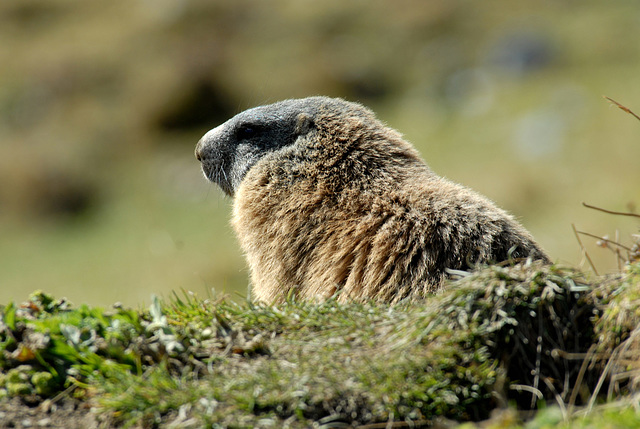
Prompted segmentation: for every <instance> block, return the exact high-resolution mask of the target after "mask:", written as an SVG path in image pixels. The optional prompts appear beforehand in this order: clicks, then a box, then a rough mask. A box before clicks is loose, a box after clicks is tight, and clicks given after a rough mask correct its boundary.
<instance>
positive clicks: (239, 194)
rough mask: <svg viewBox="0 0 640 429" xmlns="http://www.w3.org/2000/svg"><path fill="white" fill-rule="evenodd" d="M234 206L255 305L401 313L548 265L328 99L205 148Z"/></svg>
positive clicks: (383, 131)
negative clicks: (529, 263)
mask: <svg viewBox="0 0 640 429" xmlns="http://www.w3.org/2000/svg"><path fill="white" fill-rule="evenodd" d="M196 157H197V158H198V160H199V161H201V163H202V168H203V171H204V174H205V176H206V177H207V178H208V179H209V180H211V181H213V182H216V183H218V185H220V187H221V188H222V189H223V191H224V192H225V193H227V194H228V195H230V196H232V197H233V198H234V202H233V217H232V225H233V227H234V229H235V231H236V233H237V235H238V239H239V241H240V245H241V247H242V249H243V251H244V253H245V255H246V258H247V260H248V263H249V267H250V270H251V277H252V287H253V291H252V293H253V295H254V297H255V298H256V299H258V300H260V301H264V302H267V303H276V302H281V301H283V300H285V299H286V298H287V297H289V296H293V297H297V298H299V299H306V300H324V299H327V298H329V297H331V296H334V295H335V294H338V299H339V300H340V301H347V300H369V299H374V300H380V301H388V302H396V301H399V300H401V299H404V298H407V297H422V296H425V295H426V294H429V293H432V292H434V291H436V290H437V289H438V288H439V287H440V286H441V284H442V281H443V279H444V278H445V276H446V275H447V274H446V273H447V271H446V270H447V269H455V270H467V269H470V268H472V267H473V266H474V265H475V264H477V263H482V262H500V261H504V260H507V259H510V258H527V257H531V258H534V259H541V260H544V261H547V262H548V261H549V259H548V257H547V256H546V254H545V252H544V251H543V250H542V249H541V248H540V247H539V246H538V244H536V242H535V241H534V239H533V238H532V237H531V235H530V234H529V233H528V232H527V231H526V230H525V229H524V228H523V227H522V226H520V225H519V224H518V223H517V222H516V221H515V220H514V219H513V217H512V216H510V215H509V214H507V213H506V212H505V211H503V210H501V209H499V208H498V207H496V206H495V205H494V204H493V203H492V202H491V201H489V200H488V199H486V198H485V197H483V196H481V195H479V194H477V193H475V192H473V191H471V190H470V189H468V188H465V187H463V186H460V185H457V184H455V183H452V182H450V181H448V180H446V179H443V178H441V177H439V176H437V175H436V174H434V173H433V172H432V171H431V170H430V169H429V167H428V166H427V165H426V163H425V162H424V161H423V160H422V159H421V158H420V156H419V154H418V153H417V151H416V150H415V149H414V148H413V146H411V144H409V143H408V142H406V141H405V140H403V139H402V137H401V135H400V134H399V133H397V132H396V131H394V130H392V129H390V128H388V127H387V126H385V125H384V124H383V123H382V122H380V121H379V120H377V119H376V118H375V116H374V114H373V112H371V111H370V110H368V109H366V108H365V107H363V106H361V105H359V104H355V103H350V102H347V101H344V100H342V99H331V98H326V97H310V98H304V99H296V100H285V101H282V102H279V103H275V104H271V105H267V106H261V107H256V108H253V109H250V110H247V111H245V112H242V113H240V114H238V115H236V116H235V117H233V118H232V119H230V120H229V121H227V122H225V123H224V124H222V125H220V126H219V127H217V128H214V129H213V130H211V131H209V132H208V133H207V134H205V136H204V137H203V138H202V139H201V140H200V141H199V142H198V145H197V146H196Z"/></svg>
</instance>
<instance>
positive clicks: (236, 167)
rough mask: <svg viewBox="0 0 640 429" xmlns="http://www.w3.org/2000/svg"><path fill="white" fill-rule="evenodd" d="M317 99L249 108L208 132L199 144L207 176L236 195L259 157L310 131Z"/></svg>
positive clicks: (200, 157)
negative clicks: (236, 191)
mask: <svg viewBox="0 0 640 429" xmlns="http://www.w3.org/2000/svg"><path fill="white" fill-rule="evenodd" d="M314 100H315V99H314V98H309V99H303V100H286V101H282V102H279V103H275V104H271V105H268V106H261V107H256V108H253V109H249V110H246V111H244V112H242V113H240V114H238V115H236V116H234V117H233V118H231V119H229V120H228V121H227V122H225V123H224V124H222V125H220V126H219V127H217V128H214V129H212V130H211V131H209V132H208V133H207V134H205V135H204V136H203V137H202V139H200V141H199V142H198V144H197V146H196V158H197V159H198V161H200V162H201V163H202V171H203V172H204V175H205V176H206V177H207V179H209V180H211V181H212V182H215V183H217V184H218V185H219V186H220V187H221V188H222V190H223V191H224V192H225V193H226V194H227V195H229V196H233V195H234V193H235V190H236V189H237V188H238V186H239V185H240V182H242V179H243V178H244V176H245V175H246V174H247V171H249V169H250V168H251V167H253V165H254V164H255V163H256V162H258V160H260V159H261V158H262V157H264V156H265V155H267V154H269V153H271V152H274V151H278V150H279V149H282V148H284V147H287V146H291V145H293V144H294V143H295V142H296V140H297V139H298V137H299V136H301V135H303V134H305V133H307V132H308V131H309V130H310V128H311V126H312V125H313V124H312V119H311V118H312V117H313V116H314V114H315V113H316V111H317V107H318V104H317V102H314Z"/></svg>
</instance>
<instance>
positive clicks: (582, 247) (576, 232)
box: [571, 224, 599, 276]
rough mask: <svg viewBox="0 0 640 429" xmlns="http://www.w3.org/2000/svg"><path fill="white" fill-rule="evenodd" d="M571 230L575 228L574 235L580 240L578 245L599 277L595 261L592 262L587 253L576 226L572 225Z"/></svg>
mask: <svg viewBox="0 0 640 429" xmlns="http://www.w3.org/2000/svg"><path fill="white" fill-rule="evenodd" d="M571 228H573V233H574V234H575V235H576V240H578V244H579V245H580V249H582V254H583V255H584V256H585V258H587V261H589V265H591V269H592V270H593V272H594V273H595V275H596V276H597V275H599V274H598V270H596V266H595V265H593V261H592V260H591V257H590V256H589V253H588V252H587V249H585V248H584V245H583V244H582V240H580V235H578V230H577V229H576V226H575V225H574V224H571Z"/></svg>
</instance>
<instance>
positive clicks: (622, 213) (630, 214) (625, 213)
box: [582, 201, 640, 218]
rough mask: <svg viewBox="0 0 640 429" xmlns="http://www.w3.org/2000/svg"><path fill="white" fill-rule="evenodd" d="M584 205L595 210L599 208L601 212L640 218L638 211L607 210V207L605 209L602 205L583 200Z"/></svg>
mask: <svg viewBox="0 0 640 429" xmlns="http://www.w3.org/2000/svg"><path fill="white" fill-rule="evenodd" d="M582 205H583V206H585V207H586V208H589V209H594V210H598V211H600V212H604V213H609V214H613V215H617V216H631V217H637V218H640V214H637V213H628V212H616V211H613V210H607V209H603V208H601V207H596V206H592V205H590V204H587V203H585V202H584V201H583V202H582Z"/></svg>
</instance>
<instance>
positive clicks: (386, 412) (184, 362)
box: [0, 265, 640, 427]
mask: <svg viewBox="0 0 640 429" xmlns="http://www.w3.org/2000/svg"><path fill="white" fill-rule="evenodd" d="M639 285H640V267H638V266H637V265H635V266H632V268H630V269H629V270H628V272H627V274H625V275H624V276H617V277H615V278H587V277H585V275H583V274H582V273H580V272H577V271H574V270H570V269H566V268H561V267H541V266H537V265H532V266H527V265H525V266H522V265H517V266H514V267H497V266H495V267H487V268H484V269H482V270H480V271H479V272H477V273H475V274H473V275H470V276H466V277H465V278H462V279H460V280H458V281H456V282H453V283H451V284H449V285H448V287H447V290H446V291H445V292H444V293H442V294H440V295H436V296H432V297H429V298H427V299H425V300H424V301H420V302H406V303H402V304H398V305H394V306H389V305H385V304H376V303H367V304H339V303H337V302H335V301H334V300H330V301H328V302H326V303H322V304H308V303H297V302H289V303H286V304H284V305H281V306H276V307H271V306H263V305H256V304H249V303H235V302H232V301H228V300H226V299H224V298H222V297H218V298H216V297H212V298H209V299H201V298H198V297H196V296H195V295H193V294H190V293H185V294H184V295H183V296H174V297H173V298H171V299H168V300H164V301H163V300H160V299H158V298H154V299H153V300H152V304H151V306H150V308H149V309H148V310H145V311H133V310H127V309H124V308H114V309H113V310H109V311H105V310H102V309H100V308H97V307H89V306H86V305H83V306H80V307H78V308H74V307H72V306H70V305H69V304H68V303H66V302H64V301H57V300H55V299H53V298H52V297H50V296H49V295H46V294H43V293H36V294H34V295H33V296H32V297H31V299H30V301H29V304H28V305H26V306H22V307H16V306H15V305H13V304H9V305H7V306H5V307H4V309H3V310H2V322H1V324H0V327H1V328H2V329H1V330H0V351H2V355H1V356H2V358H0V371H1V372H0V373H1V374H4V375H3V376H2V378H1V379H0V380H1V381H0V386H2V387H1V388H0V392H2V395H4V396H16V395H18V396H20V395H23V396H31V397H35V398H47V397H52V396H55V395H58V394H59V393H60V392H62V391H65V389H67V390H66V391H67V392H70V390H68V389H70V386H71V387H72V389H73V391H72V392H71V393H66V394H71V395H73V396H75V397H77V398H80V399H83V400H85V401H88V402H89V403H90V404H92V405H93V406H95V407H97V409H98V410H99V414H100V415H101V416H102V419H104V420H105V421H109V422H110V423H111V424H124V425H125V426H144V427H154V426H156V425H158V424H160V423H163V424H164V423H169V422H179V421H186V420H189V421H190V422H191V423H193V422H197V425H202V426H205V427H228V426H236V427H266V426H269V425H275V426H276V427H278V426H282V425H286V426H289V427H308V426H309V425H311V424H312V423H313V422H315V423H316V424H320V425H321V424H332V425H339V424H365V425H366V424H374V423H383V422H389V421H396V422H407V423H408V422H412V423H411V424H415V425H417V426H421V425H428V424H431V423H433V422H434V421H436V420H437V419H442V418H446V419H451V420H454V421H459V422H464V421H477V420H483V419H487V418H489V417H490V412H491V410H493V409H503V410H504V407H506V406H508V405H510V406H511V407H517V408H519V409H527V408H530V407H532V406H533V408H534V409H535V408H537V407H540V406H543V405H544V404H545V403H546V404H547V406H548V407H552V408H553V407H554V406H557V405H560V407H561V408H560V409H559V410H560V411H559V413H560V417H559V418H558V416H557V414H553V413H554V412H551V411H548V412H544V413H541V414H539V415H538V416H536V418H535V419H533V420H531V421H525V420H523V418H524V417H525V415H520V414H519V413H518V412H515V411H513V410H514V408H512V412H513V413H515V414H514V416H515V417H513V419H514V420H513V423H514V424H521V425H522V426H523V427H546V426H545V425H547V424H550V423H548V421H549V419H551V420H553V419H556V420H554V421H556V423H557V422H566V421H571V422H573V423H576V424H584V425H585V426H584V427H590V426H589V425H590V424H594V425H595V424H597V422H598V421H601V420H603V419H605V418H606V416H608V415H609V414H608V413H611V411H610V410H609V409H608V408H606V407H603V406H602V405H600V404H603V403H604V402H605V401H606V402H607V403H608V404H610V405H609V407H615V406H616V404H617V403H620V402H616V401H633V400H634V399H633V398H634V396H632V393H633V392H634V390H633V382H632V381H633V377H634V376H633V372H627V371H631V370H632V369H633V368H635V366H636V365H637V363H636V362H637V359H638V356H637V352H636V350H637V349H636V348H634V347H633V345H630V344H631V343H629V338H633V336H631V337H630V335H631V334H632V332H634V329H635V328H636V327H637V326H638V324H639V322H640V310H639V308H640V297H639V296H638V293H637V288H638V286H639ZM592 347H593V348H592ZM622 347H626V348H625V349H624V350H623V349H622ZM613 350H618V351H617V352H615V353H617V354H615V353H614V354H613V355H612V353H611V352H612V351H613ZM625 350H626V351H625ZM629 351H631V352H632V354H629V353H630V352H629ZM623 352H624V353H623ZM564 353H569V354H573V355H577V356H582V357H583V358H584V357H585V356H587V357H588V358H589V359H590V362H591V364H590V365H589V366H588V367H586V366H585V367H584V368H582V359H577V360H576V358H571V357H569V355H565V354H564ZM633 353H636V354H633ZM611 356H614V357H615V356H617V358H616V359H620V360H619V362H620V363H618V361H615V359H614V361H612V362H613V364H610V365H609V366H608V369H607V372H606V373H605V375H604V376H603V377H604V380H605V381H606V382H607V383H606V384H605V388H602V387H599V384H598V382H599V380H600V378H601V377H602V374H603V371H604V368H605V365H606V364H607V362H608V360H609V358H610V357H611ZM623 362H633V363H632V364H631V366H629V365H630V364H629V363H623ZM625 374H628V375H627V376H625ZM614 379H615V380H617V381H611V380H614ZM609 382H613V383H617V384H616V387H615V389H613V392H616V393H615V394H614V395H613V396H610V397H607V388H606V386H607V385H608V384H609ZM629 382H631V383H629ZM522 386H525V388H523V387H522ZM532 392H533V393H532ZM574 392H576V394H574ZM536 395H540V397H537V396H536ZM591 398H593V399H594V400H595V402H593V403H591V402H590V401H591V400H592V399H591ZM594 406H595V407H594ZM589 408H593V410H595V411H592V412H590V413H587V417H586V418H585V417H582V414H584V412H585V410H586V409H589ZM554 409H555V408H554ZM504 413H507V411H503V412H502V413H501V414H499V416H502V417H501V418H502V420H500V418H496V417H495V416H494V417H493V418H492V420H490V422H493V423H495V424H496V425H498V424H503V423H504V421H505V417H504V416H505V415H508V414H504ZM618 418H619V419H621V421H623V422H627V423H629V422H635V421H637V419H638V418H640V417H639V416H638V415H637V414H635V412H634V413H625V414H622V415H620V416H618ZM567 419H569V420H567ZM599 419H600V420H599ZM507 420H508V419H507ZM510 421H511V420H510ZM500 422H502V423H500ZM593 422H595V423H593ZM630 424H631V423H629V425H630ZM497 427H501V426H497Z"/></svg>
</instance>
